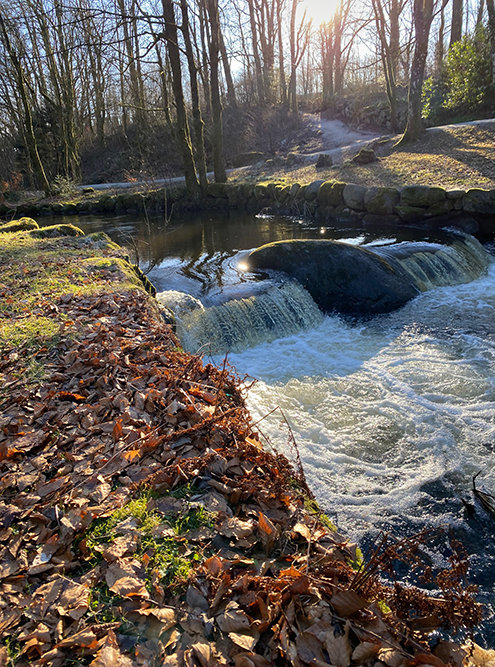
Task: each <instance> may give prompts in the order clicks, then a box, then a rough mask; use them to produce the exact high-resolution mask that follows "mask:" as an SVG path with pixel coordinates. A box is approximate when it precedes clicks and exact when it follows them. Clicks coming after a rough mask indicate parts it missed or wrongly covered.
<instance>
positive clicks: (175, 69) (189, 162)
mask: <svg viewBox="0 0 495 667" xmlns="http://www.w3.org/2000/svg"><path fill="white" fill-rule="evenodd" d="M162 9H163V19H164V22H165V39H166V41H167V45H168V54H169V59H170V68H171V70H172V87H173V91H174V98H175V107H176V111H177V142H178V144H179V152H180V155H181V159H182V168H183V169H184V176H185V179H186V187H187V188H188V190H189V191H190V192H191V194H192V195H197V194H199V183H198V178H197V176H196V169H195V167H194V159H193V153H192V146H191V135H190V134H189V125H188V122H187V114H186V105H185V102H184V91H183V89H182V71H181V64H180V51H179V42H178V35H177V24H176V22H175V13H174V5H173V0H162Z"/></svg>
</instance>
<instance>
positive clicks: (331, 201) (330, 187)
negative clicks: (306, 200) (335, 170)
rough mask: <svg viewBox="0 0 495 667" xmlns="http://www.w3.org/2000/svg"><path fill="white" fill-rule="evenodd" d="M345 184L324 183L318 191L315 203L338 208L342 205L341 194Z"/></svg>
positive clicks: (336, 182)
mask: <svg viewBox="0 0 495 667" xmlns="http://www.w3.org/2000/svg"><path fill="white" fill-rule="evenodd" d="M345 186H346V183H339V182H338V181H325V182H324V183H322V184H321V185H320V187H319V189H318V194H317V196H316V201H317V202H318V204H324V205H326V206H340V205H341V204H343V203H344V199H343V196H342V195H343V192H344V188H345Z"/></svg>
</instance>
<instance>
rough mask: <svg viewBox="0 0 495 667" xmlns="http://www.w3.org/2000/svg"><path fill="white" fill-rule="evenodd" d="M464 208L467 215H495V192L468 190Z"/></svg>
mask: <svg viewBox="0 0 495 667" xmlns="http://www.w3.org/2000/svg"><path fill="white" fill-rule="evenodd" d="M462 207H463V209H464V211H466V213H483V214H485V215H493V214H494V213H495V190H481V189H480V188H473V189H472V190H468V191H467V192H466V194H465V195H464V197H463V198H462Z"/></svg>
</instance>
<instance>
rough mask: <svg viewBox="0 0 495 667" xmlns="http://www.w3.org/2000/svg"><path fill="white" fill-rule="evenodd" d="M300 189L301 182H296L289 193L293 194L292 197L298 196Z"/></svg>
mask: <svg viewBox="0 0 495 667" xmlns="http://www.w3.org/2000/svg"><path fill="white" fill-rule="evenodd" d="M300 189H301V184H300V183H294V184H293V185H292V186H291V188H290V190H289V195H290V196H291V198H296V197H297V193H298V192H299V190H300Z"/></svg>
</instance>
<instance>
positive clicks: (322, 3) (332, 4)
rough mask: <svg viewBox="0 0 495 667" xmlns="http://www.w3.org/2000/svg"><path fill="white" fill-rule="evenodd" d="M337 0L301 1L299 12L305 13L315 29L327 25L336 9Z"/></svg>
mask: <svg viewBox="0 0 495 667" xmlns="http://www.w3.org/2000/svg"><path fill="white" fill-rule="evenodd" d="M337 4H338V0H302V2H301V4H300V6H299V12H304V11H306V16H307V18H308V19H312V21H313V26H314V27H315V28H317V27H318V26H320V25H321V24H322V23H328V21H330V19H331V18H332V16H333V15H334V14H335V10H336V9H337Z"/></svg>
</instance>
